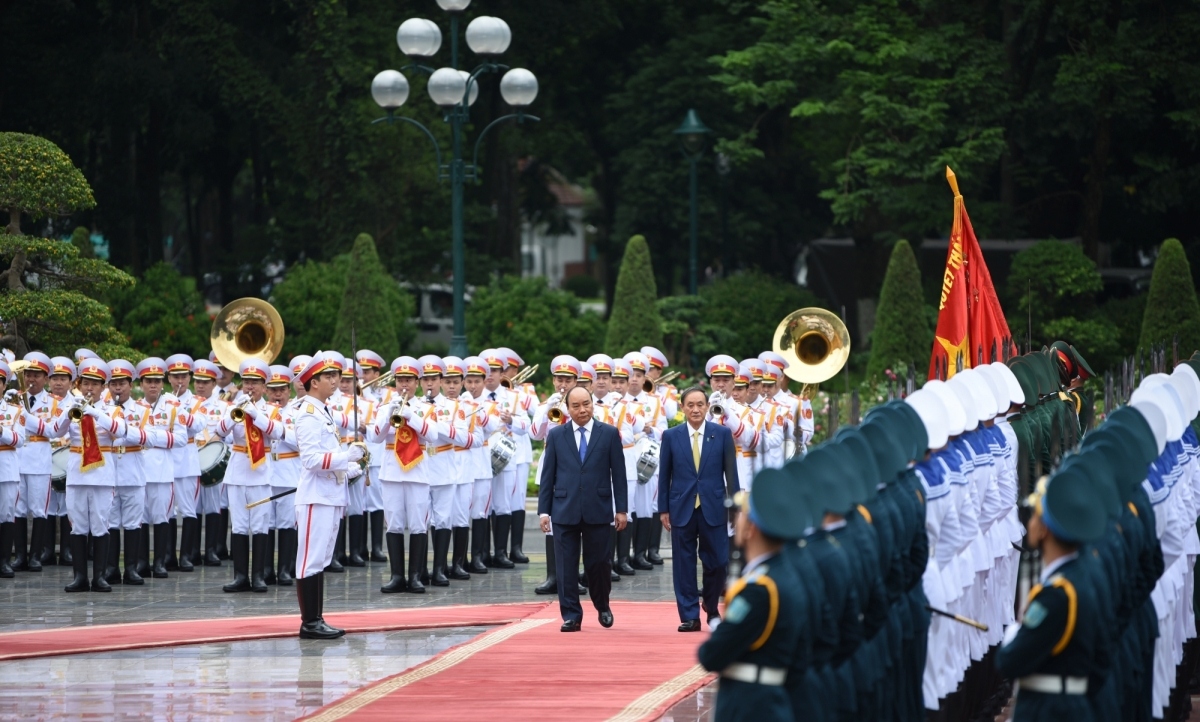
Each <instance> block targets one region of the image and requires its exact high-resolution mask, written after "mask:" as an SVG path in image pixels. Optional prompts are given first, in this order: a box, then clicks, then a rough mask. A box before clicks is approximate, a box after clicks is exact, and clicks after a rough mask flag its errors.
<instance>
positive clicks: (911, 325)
mask: <svg viewBox="0 0 1200 722" xmlns="http://www.w3.org/2000/svg"><path fill="white" fill-rule="evenodd" d="M932 344H933V331H932V330H931V329H930V328H929V317H928V316H927V315H926V314H925V302H924V301H923V300H922V298H921V272H920V270H918V268H917V258H916V256H914V255H913V250H912V246H910V245H909V244H908V241H898V242H897V243H896V245H895V247H894V248H892V257H891V260H889V261H888V267H887V274H886V275H884V277H883V290H881V291H880V293H879V310H878V312H877V313H876V316H875V330H874V331H873V332H872V333H871V360H870V361H869V362H868V364H867V378H868V379H877V378H879V377H880V376H882V375H883V372H884V371H886V370H887V369H894V368H895V367H896V366H897V364H904V365H905V366H906V367H908V366H913V367H915V368H917V369H920V370H924V369H926V368H927V367H928V366H929V350H930V348H931V347H932Z"/></svg>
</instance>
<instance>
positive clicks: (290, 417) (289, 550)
mask: <svg viewBox="0 0 1200 722" xmlns="http://www.w3.org/2000/svg"><path fill="white" fill-rule="evenodd" d="M306 365H307V364H306ZM292 378H293V377H292V371H291V369H289V368H288V367H287V366H278V365H277V366H272V367H271V376H270V378H268V379H267V400H268V401H270V402H271V405H272V406H274V407H276V408H278V409H279V417H280V419H281V420H282V423H283V434H282V435H280V437H279V438H278V439H275V441H274V442H272V445H271V496H275V495H276V494H282V493H283V492H285V491H287V490H289V489H295V488H297V486H296V485H297V484H298V483H299V481H300V447H299V446H298V445H297V443H296V419H295V414H296V408H297V407H296V404H297V403H298V402H299V401H301V400H302V399H296V400H295V401H293V400H292ZM271 513H272V519H273V522H272V528H273V529H277V530H278V533H279V571H278V573H275V570H274V569H273V567H274V566H275V563H274V560H273V559H272V558H271V555H270V554H269V553H268V554H267V574H266V578H265V581H266V582H267V584H275V583H278V584H279V586H281V587H290V586H292V580H293V579H294V578H295V576H296V496H295V495H294V494H291V495H288V496H284V497H280V498H278V499H276V500H275V501H273V502H271ZM268 551H269V547H268ZM273 579H274V581H272V580H273Z"/></svg>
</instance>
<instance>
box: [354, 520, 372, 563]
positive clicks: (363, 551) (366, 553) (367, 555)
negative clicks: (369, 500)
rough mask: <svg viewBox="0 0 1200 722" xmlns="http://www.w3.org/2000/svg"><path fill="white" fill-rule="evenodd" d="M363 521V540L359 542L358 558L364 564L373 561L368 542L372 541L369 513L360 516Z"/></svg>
mask: <svg viewBox="0 0 1200 722" xmlns="http://www.w3.org/2000/svg"><path fill="white" fill-rule="evenodd" d="M358 518H360V519H362V538H360V539H359V540H358V547H357V548H358V556H359V557H360V558H361V559H362V560H363V563H364V564H365V563H366V562H369V561H371V550H370V549H368V548H367V542H368V541H369V540H370V535H371V523H370V518H369V517H368V516H367V512H365V511H364V512H363V513H361V514H359V515H358Z"/></svg>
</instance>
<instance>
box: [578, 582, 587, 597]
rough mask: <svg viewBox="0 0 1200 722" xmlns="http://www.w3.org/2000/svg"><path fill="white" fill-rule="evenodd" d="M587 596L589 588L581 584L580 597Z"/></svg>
mask: <svg viewBox="0 0 1200 722" xmlns="http://www.w3.org/2000/svg"><path fill="white" fill-rule="evenodd" d="M585 594H587V587H585V586H583V585H582V584H580V585H579V596H581V597H582V596H584V595H585Z"/></svg>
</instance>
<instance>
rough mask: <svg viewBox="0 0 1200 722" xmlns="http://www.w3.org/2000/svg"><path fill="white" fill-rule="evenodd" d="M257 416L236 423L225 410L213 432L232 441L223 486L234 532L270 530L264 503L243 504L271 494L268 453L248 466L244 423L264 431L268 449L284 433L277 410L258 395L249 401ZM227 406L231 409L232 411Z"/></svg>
mask: <svg viewBox="0 0 1200 722" xmlns="http://www.w3.org/2000/svg"><path fill="white" fill-rule="evenodd" d="M252 406H253V407H254V409H255V410H256V411H257V412H258V418H257V419H256V420H254V421H251V419H250V417H249V416H248V415H247V416H246V417H245V420H244V421H243V422H242V423H236V422H234V421H233V419H232V418H231V417H230V415H229V413H226V414H225V415H224V416H222V417H221V421H220V422H219V423H218V424H217V429H216V432H217V434H218V435H219V436H221V437H222V438H224V439H226V441H227V443H230V444H232V446H233V453H232V454H230V456H229V466H228V467H226V470H225V484H224V486H225V488H226V491H227V492H228V494H229V522H230V527H231V531H232V533H234V534H266V533H267V532H268V531H269V530H270V510H269V509H268V508H267V506H266V505H265V504H264V505H262V506H256V507H254V508H253V509H247V508H246V505H247V504H249V503H251V502H255V501H258V500H259V499H264V498H266V497H268V496H270V495H271V456H270V453H267V455H266V456H265V457H263V458H262V460H261V461H260V462H259V463H258V465H257V466H252V465H251V460H250V450H249V449H248V448H247V446H246V424H249V423H253V424H254V425H255V426H256V427H257V428H258V429H259V430H260V431H262V433H263V442H264V443H265V444H267V449H266V450H267V451H268V452H269V451H270V448H269V446H270V442H271V440H273V439H278V438H279V437H280V436H281V435H282V434H283V428H284V427H283V424H282V423H281V420H280V418H279V409H278V408H277V407H274V406H271V405H270V404H268V403H267V401H266V399H263V398H260V399H259V400H258V402H257V403H254V404H252ZM233 408H235V407H230V412H232V411H233Z"/></svg>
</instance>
